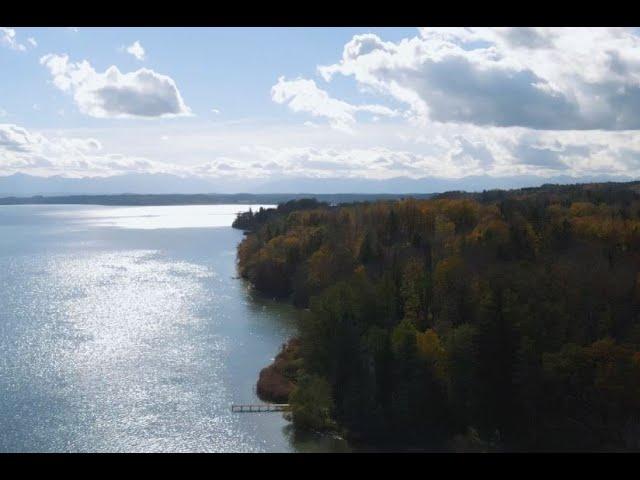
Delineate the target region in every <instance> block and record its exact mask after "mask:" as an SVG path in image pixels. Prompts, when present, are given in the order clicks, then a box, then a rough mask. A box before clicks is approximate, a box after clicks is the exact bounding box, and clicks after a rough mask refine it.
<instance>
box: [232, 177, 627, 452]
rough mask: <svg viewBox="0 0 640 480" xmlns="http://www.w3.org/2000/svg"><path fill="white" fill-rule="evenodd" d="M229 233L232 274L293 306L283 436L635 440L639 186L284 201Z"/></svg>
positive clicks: (389, 440) (394, 443) (596, 443)
mask: <svg viewBox="0 0 640 480" xmlns="http://www.w3.org/2000/svg"><path fill="white" fill-rule="evenodd" d="M234 226H235V227H237V228H242V229H244V230H247V235H246V236H245V238H244V239H243V241H242V242H241V243H240V245H239V246H238V268H239V272H240V274H241V275H242V276H243V277H244V278H246V279H248V281H249V282H250V283H251V284H252V285H253V286H254V287H255V288H256V289H257V290H258V291H260V292H263V293H264V294H266V295H269V296H271V297H275V298H279V299H282V300H285V301H290V302H292V303H293V304H294V305H295V306H297V307H299V308H301V309H305V315H303V316H302V320H301V322H300V325H299V338H297V339H296V342H297V343H296V348H295V352H296V354H295V356H292V355H288V356H287V358H289V360H288V362H289V364H288V367H287V368H284V370H286V371H287V372H288V373H287V374H288V375H289V377H290V379H291V381H292V383H293V385H294V387H293V389H292V391H291V393H290V394H289V398H288V400H289V403H290V404H291V406H292V407H291V408H292V410H291V418H292V420H293V422H294V425H295V426H296V427H297V428H301V429H312V430H334V431H339V432H341V433H342V434H344V435H347V437H348V438H349V439H351V440H353V441H354V442H361V443H363V444H367V445H376V446H383V445H387V446H391V447H398V446H403V447H405V446H406V447H415V448H424V449H433V450H454V451H604V450H606V451H611V450H614V451H624V450H637V449H639V448H640V317H639V314H640V308H639V307H640V275H639V273H640V184H638V183H604V184H583V185H545V186H542V187H540V188H527V189H520V190H511V191H487V192H482V193H475V194H473V193H464V192H450V193H446V194H441V195H436V196H434V197H432V198H430V199H413V198H405V199H402V200H385V201H375V202H360V203H350V204H341V205H338V206H330V205H328V204H326V203H320V202H317V201H315V200H292V201H290V202H287V203H286V204H282V205H280V206H279V207H278V209H272V210H263V211H259V212H255V213H254V212H251V213H247V214H244V215H243V216H239V217H238V220H237V222H236V224H235V225H234ZM283 351H284V350H283ZM290 357H291V358H290Z"/></svg>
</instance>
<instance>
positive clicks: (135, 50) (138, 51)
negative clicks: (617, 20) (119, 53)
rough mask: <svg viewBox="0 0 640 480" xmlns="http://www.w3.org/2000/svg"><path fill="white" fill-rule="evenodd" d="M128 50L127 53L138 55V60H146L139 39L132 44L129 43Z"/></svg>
mask: <svg viewBox="0 0 640 480" xmlns="http://www.w3.org/2000/svg"><path fill="white" fill-rule="evenodd" d="M126 51H127V53H129V54H131V55H133V56H134V57H136V59H137V60H140V61H142V60H144V55H145V51H144V48H143V46H142V45H141V44H140V42H139V41H138V40H136V41H135V42H133V43H132V44H131V45H129V46H128V47H127V48H126Z"/></svg>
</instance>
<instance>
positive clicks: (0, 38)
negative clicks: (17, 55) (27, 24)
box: [0, 27, 27, 52]
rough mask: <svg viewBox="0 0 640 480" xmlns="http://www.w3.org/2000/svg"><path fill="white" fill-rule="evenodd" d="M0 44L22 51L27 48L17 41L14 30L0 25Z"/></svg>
mask: <svg viewBox="0 0 640 480" xmlns="http://www.w3.org/2000/svg"><path fill="white" fill-rule="evenodd" d="M0 45H4V46H5V47H9V48H10V49H11V50H17V51H20V52H24V51H25V50H26V49H27V47H25V46H24V45H22V44H21V43H19V42H18V40H17V38H16V31H15V30H14V29H13V28H8V27H0Z"/></svg>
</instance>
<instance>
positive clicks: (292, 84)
mask: <svg viewBox="0 0 640 480" xmlns="http://www.w3.org/2000/svg"><path fill="white" fill-rule="evenodd" d="M271 99H272V100H273V101H274V102H276V103H280V104H286V105H287V106H288V107H289V108H290V109H291V110H293V111H294V112H306V113H310V114H311V115H313V116H315V117H324V118H326V119H327V120H328V121H329V124H330V125H331V126H332V127H334V128H336V129H338V130H343V131H346V132H351V131H352V126H353V125H354V124H355V122H356V119H355V114H356V113H357V112H368V113H373V114H376V115H384V116H389V117H394V116H397V115H398V112H396V111H395V110H392V109H390V108H387V107H385V106H382V105H352V104H350V103H347V102H344V101H342V100H337V99H335V98H332V97H330V96H329V94H328V93H327V92H326V91H324V90H322V89H320V88H318V86H317V85H316V82H314V81H313V80H307V79H303V78H297V79H295V80H286V79H285V78H284V77H280V78H278V83H276V84H275V85H274V86H273V87H272V88H271Z"/></svg>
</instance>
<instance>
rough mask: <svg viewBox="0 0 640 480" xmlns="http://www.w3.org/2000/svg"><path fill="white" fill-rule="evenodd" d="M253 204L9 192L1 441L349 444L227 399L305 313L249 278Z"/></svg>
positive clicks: (39, 444)
mask: <svg viewBox="0 0 640 480" xmlns="http://www.w3.org/2000/svg"><path fill="white" fill-rule="evenodd" d="M248 208H249V207H248V206H239V205H210V206H179V207H97V206H76V205H64V206H56V205H54V206H41V205H38V206H2V207H0V284H1V285H2V288H1V289H0V451H233V452H245V451H296V450H305V451H317V450H320V451H322V450H336V449H343V448H345V447H344V446H343V445H342V444H341V443H340V442H336V441H335V440H331V439H326V438H318V437H315V436H311V437H309V436H305V437H302V438H301V437H299V436H298V437H295V436H293V435H292V434H291V432H290V428H289V425H288V423H287V422H286V421H285V420H284V419H283V418H282V416H281V414H277V413H275V414H274V413H270V414H232V413H231V411H230V405H231V404H232V403H252V402H258V401H259V400H258V399H257V397H256V396H255V393H254V387H255V382H256V379H257V374H258V372H259V370H260V369H261V368H262V367H263V366H265V365H267V364H268V363H269V362H270V361H271V359H272V358H273V356H274V355H275V354H276V353H277V350H278V349H279V347H280V345H281V344H282V343H283V342H284V341H285V339H286V338H287V337H288V336H290V335H291V334H292V333H293V332H294V328H295V318H296V315H297V313H296V311H295V310H294V309H293V308H292V307H290V306H289V305H284V304H280V303H276V302H272V301H268V300H264V299H260V298H257V297H255V296H254V295H253V294H252V292H251V291H250V290H249V289H248V286H247V285H246V283H245V282H243V281H242V280H239V279H237V278H236V275H237V274H236V271H235V250H236V245H237V243H238V242H239V241H240V240H241V239H242V233H241V232H239V231H237V230H233V229H231V228H230V227H229V225H230V223H231V221H232V220H233V218H234V217H235V213H236V212H237V211H239V210H246V209H248ZM253 208H254V209H255V208H257V207H256V206H253Z"/></svg>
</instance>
